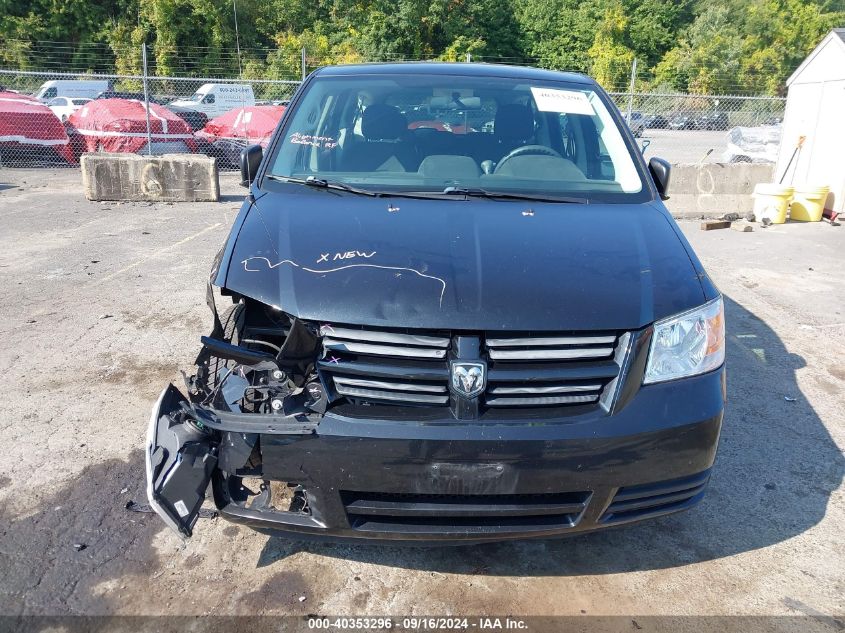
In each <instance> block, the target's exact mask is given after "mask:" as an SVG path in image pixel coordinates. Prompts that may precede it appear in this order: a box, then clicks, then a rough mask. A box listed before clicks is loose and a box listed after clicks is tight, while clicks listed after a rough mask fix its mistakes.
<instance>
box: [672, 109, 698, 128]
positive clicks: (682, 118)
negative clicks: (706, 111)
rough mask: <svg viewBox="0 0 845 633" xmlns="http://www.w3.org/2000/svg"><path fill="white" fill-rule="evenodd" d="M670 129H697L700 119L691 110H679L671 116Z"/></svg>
mask: <svg viewBox="0 0 845 633" xmlns="http://www.w3.org/2000/svg"><path fill="white" fill-rule="evenodd" d="M669 129H672V130H695V129H698V120H697V119H696V116H695V115H694V114H693V113H691V112H677V113H675V114H673V115H672V116H670V117H669Z"/></svg>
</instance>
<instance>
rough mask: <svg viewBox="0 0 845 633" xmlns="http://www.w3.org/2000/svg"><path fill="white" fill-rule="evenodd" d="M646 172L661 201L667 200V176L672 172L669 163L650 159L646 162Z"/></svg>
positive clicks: (658, 159)
mask: <svg viewBox="0 0 845 633" xmlns="http://www.w3.org/2000/svg"><path fill="white" fill-rule="evenodd" d="M648 171H649V172H650V173H651V177H652V178H653V179H654V184H655V186H656V187H657V193H659V194H660V199H661V200H668V199H669V195H668V194H669V176H670V175H671V172H672V166H671V165H670V164H669V161H666V160H663V159H662V158H657V157H655V158H652V159H651V160H649V161H648Z"/></svg>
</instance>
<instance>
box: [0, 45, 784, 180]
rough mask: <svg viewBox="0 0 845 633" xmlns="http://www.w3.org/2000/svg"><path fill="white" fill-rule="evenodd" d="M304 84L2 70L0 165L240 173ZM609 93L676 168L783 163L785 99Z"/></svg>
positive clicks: (647, 147)
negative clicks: (210, 161)
mask: <svg viewBox="0 0 845 633" xmlns="http://www.w3.org/2000/svg"><path fill="white" fill-rule="evenodd" d="M308 68H309V66H308V64H307V63H306V60H305V57H304V56H303V69H308ZM299 83H300V82H299V81H297V80H294V79H248V80H247V79H233V78H231V76H225V75H223V74H222V73H221V76H220V77H179V76H164V77H163V76H157V75H152V76H147V77H146V79H145V76H144V75H143V74H105V73H82V74H80V73H66V72H55V71H51V72H44V71H37V70H27V71H20V70H2V69H0V167H37V166H76V165H78V161H79V156H80V155H81V154H82V153H83V152H96V151H117V152H137V153H147V154H154V155H155V154H164V153H172V152H194V153H202V154H207V155H210V156H215V157H217V158H218V162H219V165H220V167H221V168H223V169H234V168H236V167H237V164H238V156H239V154H240V150H241V149H242V148H243V147H245V146H246V145H249V144H252V143H261V144H266V143H267V141H268V140H269V137H270V135H271V134H272V132H273V130H274V128H275V126H276V123H277V122H278V121H279V119H280V118H281V116H282V113H283V112H284V107H285V106H286V104H287V102H288V100H289V99H290V97H291V96H292V95H293V93H294V91H295V90H296V88H297V87H298V85H299ZM145 91H146V92H145ZM610 94H611V96H612V98H613V99H614V100H615V102H616V104H617V106H618V107H619V109H620V110H621V111H622V113H623V115H625V117H626V120H628V122H629V126H630V127H631V129H632V131H633V132H634V135H635V136H637V137H641V139H642V141H641V142H642V144H643V146H644V152H646V153H647V154H649V155H654V156H661V157H663V158H666V159H667V160H669V161H670V162H674V163H695V162H701V161H707V162H715V161H723V160H727V161H730V160H755V161H756V160H764V161H765V160H774V158H773V152H776V145H777V140H778V139H779V136H778V131H779V124H780V122H781V120H782V117H783V111H784V106H785V99H783V98H779V97H758V96H730V95H693V94H671V93H657V92H638V91H637V90H636V89H635V90H634V91H630V90H629V91H627V92H611V93H610ZM145 95H146V97H145ZM145 98H146V99H147V100H148V102H149V109H147V108H146V107H145ZM749 130H750V131H749ZM757 130H762V131H764V132H765V133H764V134H762V137H764V138H765V139H766V141H765V143H768V145H766V147H765V148H764V150H765V151H762V152H757V153H756V154H755V153H753V152H750V151H749V152H745V153H744V149H743V147H742V143H741V142H740V143H739V145H737V143H736V142H734V141H736V139H737V138H739V139H740V140H741V139H743V138H748V137H749V135H750V136H752V137H755V138H756V137H757V136H758V135H757ZM765 143H764V145H765ZM772 148H774V150H773V149H772Z"/></svg>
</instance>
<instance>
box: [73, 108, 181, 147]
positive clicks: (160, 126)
mask: <svg viewBox="0 0 845 633" xmlns="http://www.w3.org/2000/svg"><path fill="white" fill-rule="evenodd" d="M149 125H150V137H151V139H152V141H151V145H150V147H149V149H150V150H151V153H152V154H170V153H180V152H194V151H196V140H195V139H194V135H193V131H192V130H191V128H190V127H189V126H188V124H187V123H185V121H183V120H182V119H180V118H179V117H178V116H176V115H175V114H174V113H173V112H171V111H170V110H167V109H166V108H164V107H163V106H160V105H158V104H157V103H150V117H149ZM68 135H69V136H70V138H71V142H72V145H73V148H74V151H75V152H76V154H77V155H78V154H81V153H82V152H136V153H137V152H141V151H147V149H148V148H147V143H148V136H147V112H146V108H145V107H144V103H143V102H141V101H138V100H137V99H94V100H92V101H89V102H88V103H86V104H85V105H84V106H82V108H80V109H79V110H77V111H76V112H74V113H73V114H71V115H70V117H69V118H68Z"/></svg>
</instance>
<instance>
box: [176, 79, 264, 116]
mask: <svg viewBox="0 0 845 633" xmlns="http://www.w3.org/2000/svg"><path fill="white" fill-rule="evenodd" d="M168 105H172V106H178V107H180V108H189V109H191V110H197V111H199V112H204V113H205V114H206V115H207V116H208V118H209V119H212V118H214V117H216V116H220V115H221V114H223V113H224V112H228V111H229V110H232V109H234V108H240V107H245V106H254V105H255V95H254V94H253V93H252V86H250V85H249V84H203V85H202V86H201V87H200V89H199V90H197V91H196V92H195V93H194V95H193V96H192V97H191V98H190V99H178V100H176V101H173V102H171V103H170V104H168Z"/></svg>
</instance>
